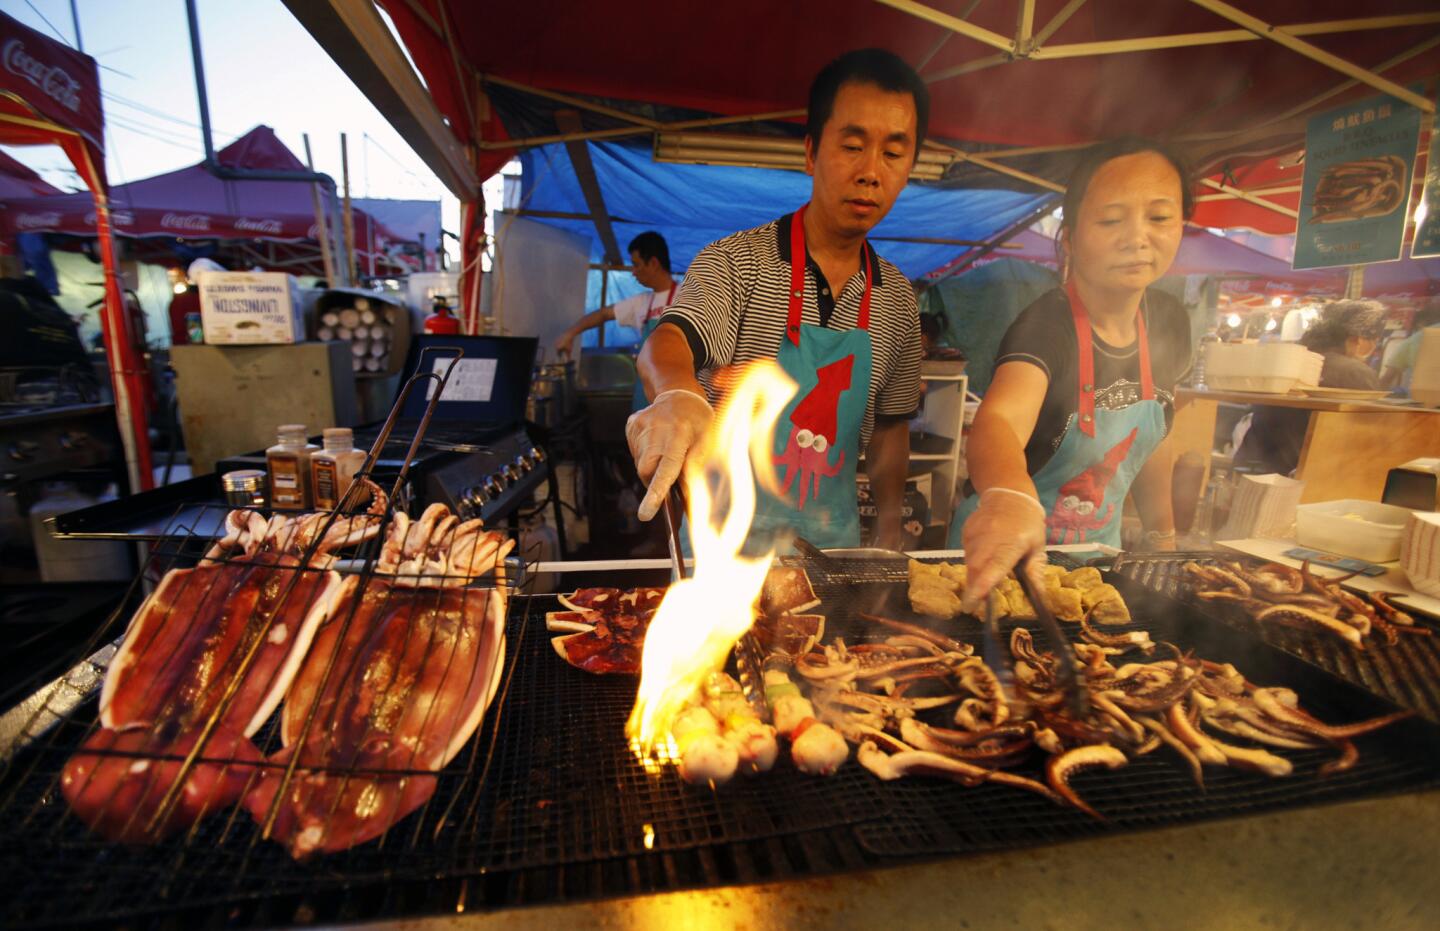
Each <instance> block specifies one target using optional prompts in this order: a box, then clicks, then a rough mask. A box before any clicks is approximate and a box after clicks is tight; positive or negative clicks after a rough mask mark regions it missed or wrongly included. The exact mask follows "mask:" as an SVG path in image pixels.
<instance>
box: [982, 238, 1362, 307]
mask: <svg viewBox="0 0 1440 931" xmlns="http://www.w3.org/2000/svg"><path fill="white" fill-rule="evenodd" d="M1006 258H1011V259H1024V260H1025V261H1027V262H1036V263H1038V264H1041V265H1047V266H1049V267H1051V268H1054V267H1056V259H1055V243H1054V240H1052V239H1050V238H1048V237H1046V236H1042V235H1041V234H1039V233H1037V232H1035V231H1034V230H1025V231H1024V232H1021V233H1019V234H1017V235H1015V236H1011V237H1010V238H1009V239H1008V240H1007V241H1006V244H1005V245H1004V246H1001V247H1000V248H998V249H996V250H995V251H994V252H992V253H991V254H990V255H989V256H988V257H987V260H991V261H993V260H995V259H1006ZM976 264H977V265H978V264H981V263H979V262H977V263H976ZM1380 267H1382V266H1372V268H1380ZM1167 274H1171V275H1211V276H1214V277H1218V278H1225V279H1229V280H1231V281H1232V282H1243V281H1245V280H1247V279H1248V280H1250V281H1251V282H1252V284H1251V287H1258V288H1259V289H1261V290H1274V289H1275V288H1277V287H1278V288H1283V289H1287V290H1290V291H1294V292H1296V293H1300V294H1328V295H1332V296H1339V295H1340V294H1341V293H1342V292H1343V291H1344V290H1345V275H1344V273H1343V271H1337V270H1333V269H1331V270H1320V269H1316V270H1309V271H1306V270H1302V271H1295V270H1294V269H1292V268H1291V267H1290V264H1289V263H1288V262H1285V261H1282V260H1281V259H1278V258H1276V257H1274V256H1271V255H1267V254H1266V253H1264V252H1261V251H1260V250H1258V249H1252V248H1250V247H1249V246H1245V245H1242V244H1241V243H1238V242H1234V241H1232V240H1230V239H1226V238H1225V237H1224V236H1217V235H1216V234H1214V233H1212V232H1209V231H1208V230H1203V229H1197V228H1195V227H1190V228H1187V229H1186V230H1185V238H1184V239H1183V240H1181V242H1180V251H1179V252H1178V253H1176V255H1175V262H1174V264H1172V265H1171V266H1170V270H1169V272H1167ZM1367 275H1368V270H1367ZM1367 283H1368V282H1367ZM1267 284H1268V285H1269V286H1270V287H1269V288H1267V287H1266V285H1267Z"/></svg>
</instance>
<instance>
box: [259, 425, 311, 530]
mask: <svg viewBox="0 0 1440 931" xmlns="http://www.w3.org/2000/svg"><path fill="white" fill-rule="evenodd" d="M319 449H320V447H318V446H316V445H315V444H313V443H309V442H307V441H306V438H305V425H304V424H301V423H290V424H284V425H283V426H281V427H280V429H279V435H278V436H277V437H276V442H275V445H274V446H272V447H270V448H269V449H267V450H265V463H266V466H267V467H268V469H269V471H270V507H271V508H273V509H275V510H277V511H303V510H305V509H306V508H308V507H310V456H311V454H313V453H315V452H317V451H318V450H319Z"/></svg>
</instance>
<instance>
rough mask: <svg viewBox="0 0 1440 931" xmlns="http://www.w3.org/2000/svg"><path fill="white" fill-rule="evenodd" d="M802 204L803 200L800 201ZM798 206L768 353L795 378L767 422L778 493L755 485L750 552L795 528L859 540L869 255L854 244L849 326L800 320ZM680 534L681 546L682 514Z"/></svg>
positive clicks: (820, 538)
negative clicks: (859, 278) (780, 326)
mask: <svg viewBox="0 0 1440 931" xmlns="http://www.w3.org/2000/svg"><path fill="white" fill-rule="evenodd" d="M807 206H808V205H807ZM805 209H806V208H805V207H801V208H800V209H799V210H797V211H796V212H795V215H794V216H793V217H792V218H791V221H790V294H789V309H788V312H787V315H786V323H785V335H784V336H783V337H782V338H781V340H780V348H779V350H778V352H777V353H776V357H775V361H776V362H777V363H778V364H779V366H780V368H781V369H782V370H784V372H785V374H786V375H789V376H790V377H791V378H792V379H794V381H795V384H796V385H797V386H798V387H797V390H796V392H795V397H794V399H793V400H791V402H790V403H789V405H787V406H786V407H785V409H784V410H783V411H782V412H781V414H780V419H779V420H778V421H776V424H775V443H774V446H773V447H772V450H771V452H772V455H773V465H774V466H775V467H776V471H777V477H778V478H779V479H780V486H781V489H782V494H781V496H780V497H776V496H775V495H772V494H770V493H768V492H767V491H765V490H764V489H763V488H760V489H757V491H758V492H759V493H758V494H757V496H756V502H755V518H754V521H753V522H752V523H751V526H750V536H749V538H748V539H747V540H746V545H745V549H746V552H749V553H752V554H754V553H758V552H760V551H762V550H764V549H765V548H767V547H769V546H771V545H774V544H776V543H780V544H784V543H785V541H787V540H788V539H789V538H791V537H794V536H796V535H798V536H802V537H804V538H805V539H806V540H808V541H810V542H811V543H813V544H815V545H816V546H819V547H849V546H858V545H860V512H859V509H858V507H857V504H856V489H855V471H856V464H857V462H858V460H859V458H860V429H861V426H862V425H863V424H864V421H865V407H866V405H867V403H868V402H869V394H870V370H871V344H870V290H871V279H872V277H873V274H874V270H873V267H872V263H873V262H874V259H873V255H872V253H871V252H870V248H869V246H868V244H867V245H865V246H863V247H862V249H861V261H862V263H863V264H864V266H865V290H864V292H863V293H862V294H861V296H860V310H859V313H858V315H857V320H856V325H855V328H854V329H852V330H831V329H829V328H827V327H823V326H811V325H810V324H806V323H802V322H801V311H802V309H803V307H804V299H805V278H806V275H805V259H806V252H805V226H804V219H805ZM681 538H682V539H681V542H682V545H683V548H684V549H685V552H686V553H687V554H688V553H689V551H690V548H689V543H690V539H689V533H688V518H687V525H686V532H684V533H682V534H681Z"/></svg>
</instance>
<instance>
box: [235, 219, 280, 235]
mask: <svg viewBox="0 0 1440 931" xmlns="http://www.w3.org/2000/svg"><path fill="white" fill-rule="evenodd" d="M235 228H236V229H237V230H248V231H250V232H252V233H278V232H280V221H279V220H252V219H250V218H249V217H241V218H240V219H238V220H236V221H235Z"/></svg>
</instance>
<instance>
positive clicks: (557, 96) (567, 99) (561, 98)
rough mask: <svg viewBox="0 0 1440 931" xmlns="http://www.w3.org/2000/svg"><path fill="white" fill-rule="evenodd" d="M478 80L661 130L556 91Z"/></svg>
mask: <svg viewBox="0 0 1440 931" xmlns="http://www.w3.org/2000/svg"><path fill="white" fill-rule="evenodd" d="M479 78H480V80H481V81H482V82H483V83H485V84H498V85H500V86H501V87H508V88H510V89H511V90H517V91H520V92H522V93H525V94H531V95H533V96H536V97H544V98H545V99H546V100H553V101H555V102H556V103H563V104H565V105H566V106H567V107H577V108H579V109H581V110H589V111H591V112H593V113H599V114H600V115H601V116H608V117H612V118H614V119H617V120H623V121H624V122H626V123H635V124H636V125H638V126H644V127H645V128H647V129H660V128H661V124H660V123H659V122H657V121H656V120H647V119H646V118H645V117H643V116H636V115H635V114H633V113H626V112H625V111H624V110H617V109H615V108H614V107H606V106H603V105H601V104H598V103H591V102H590V101H588V100H582V99H580V98H579V97H572V96H570V95H569V94H562V93H559V92H558V91H547V90H545V89H544V88H541V87H533V86H531V85H529V84H521V83H520V82H519V81H512V80H510V79H509V78H502V77H499V76H498V75H493V74H481V75H479Z"/></svg>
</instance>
